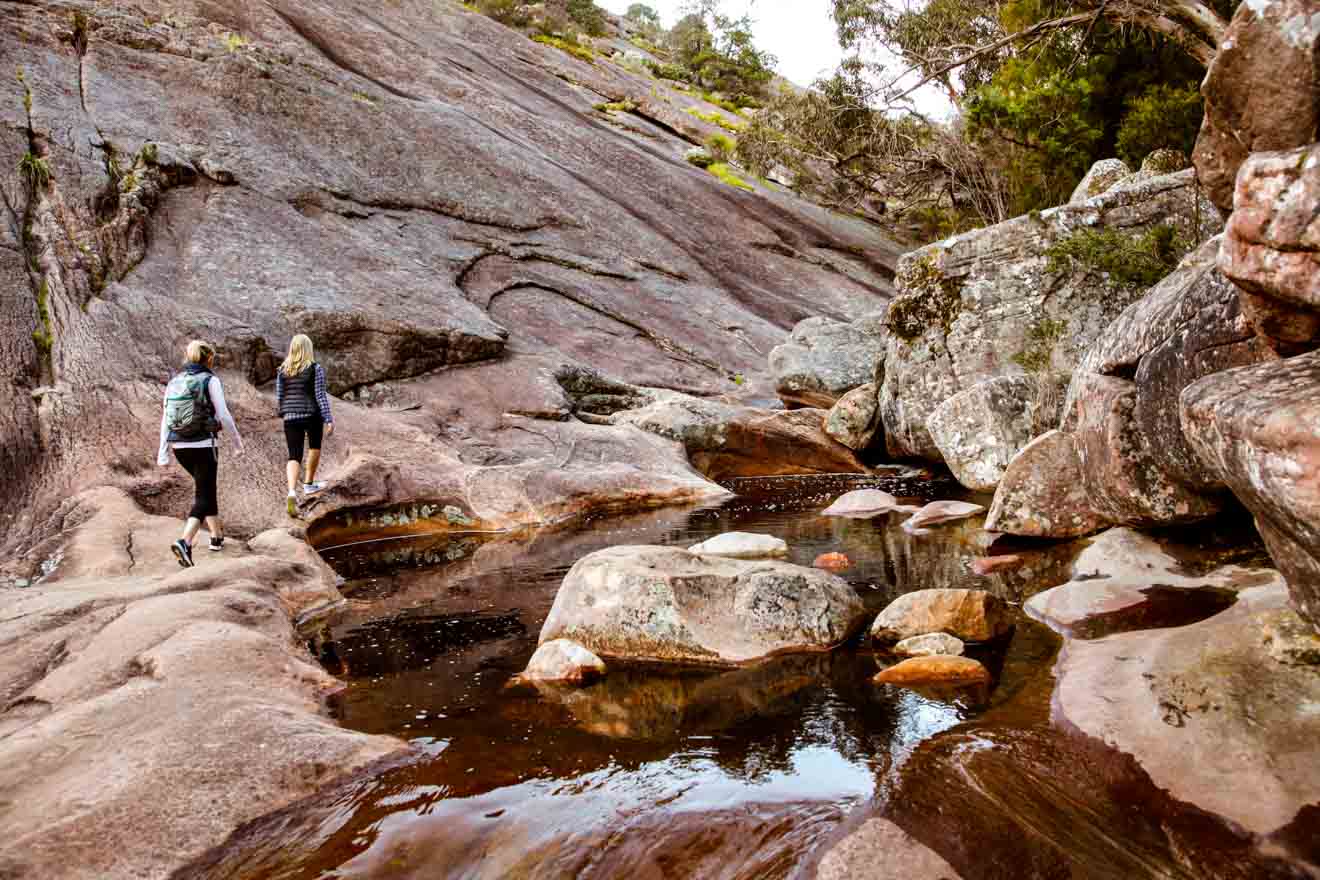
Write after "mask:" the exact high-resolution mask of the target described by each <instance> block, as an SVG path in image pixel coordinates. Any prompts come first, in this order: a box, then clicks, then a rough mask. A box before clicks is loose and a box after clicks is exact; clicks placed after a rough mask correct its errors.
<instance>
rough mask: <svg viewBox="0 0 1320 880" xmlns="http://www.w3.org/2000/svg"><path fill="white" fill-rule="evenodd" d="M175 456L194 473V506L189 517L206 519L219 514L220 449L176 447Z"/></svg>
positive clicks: (188, 470) (184, 467) (189, 512)
mask: <svg viewBox="0 0 1320 880" xmlns="http://www.w3.org/2000/svg"><path fill="white" fill-rule="evenodd" d="M174 457H175V458H177V459H178V460H179V464H181V465H183V469H184V470H186V471H187V472H188V473H190V474H192V478H193V506H192V510H190V511H188V518H189V519H206V518H207V517H208V516H219V515H220V507H219V502H218V501H217V500H216V491H215V478H216V473H217V472H218V471H219V470H220V450H218V449H215V448H214V447H206V448H204V449H175V450H174Z"/></svg>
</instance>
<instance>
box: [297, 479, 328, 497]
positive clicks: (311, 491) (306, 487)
mask: <svg viewBox="0 0 1320 880" xmlns="http://www.w3.org/2000/svg"><path fill="white" fill-rule="evenodd" d="M323 489H325V482H324V481H321V480H317V481H316V482H315V483H303V484H302V490H303V494H304V495H315V494H316V493H317V492H320V491H322V490H323Z"/></svg>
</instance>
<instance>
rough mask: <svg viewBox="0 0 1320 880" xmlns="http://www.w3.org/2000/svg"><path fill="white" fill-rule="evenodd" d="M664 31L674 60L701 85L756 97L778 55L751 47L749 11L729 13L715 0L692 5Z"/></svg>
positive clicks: (760, 92) (691, 78) (770, 72)
mask: <svg viewBox="0 0 1320 880" xmlns="http://www.w3.org/2000/svg"><path fill="white" fill-rule="evenodd" d="M689 8H690V10H691V11H689V12H688V14H687V15H685V16H683V18H681V19H680V20H679V21H678V23H677V24H675V25H674V27H673V28H672V29H671V30H670V31H669V33H668V35H667V36H666V40H665V42H666V45H667V46H668V48H669V49H670V51H671V52H672V53H673V55H674V61H675V62H676V63H677V64H678V65H679V66H680V67H682V68H683V69H685V70H686V71H687V72H688V73H689V74H690V75H689V76H688V77H686V78H687V79H689V81H691V82H694V83H696V84H698V85H700V86H702V87H703V88H706V89H714V90H717V91H721V92H724V93H726V94H729V95H734V96H736V95H749V96H759V95H762V94H764V92H765V89H766V85H767V84H768V83H769V82H770V81H771V80H772V79H773V78H774V75H775V73H774V68H775V64H776V63H778V61H777V59H776V58H775V57H774V56H773V55H771V54H770V53H769V52H763V51H761V50H760V49H758V48H757V47H756V42H755V40H754V38H753V35H752V20H751V18H750V17H749V16H746V15H744V16H742V17H740V18H730V17H729V16H727V15H724V14H723V13H722V12H721V11H720V4H719V2H718V0H699V2H695V3H693V4H691V6H690V7H689Z"/></svg>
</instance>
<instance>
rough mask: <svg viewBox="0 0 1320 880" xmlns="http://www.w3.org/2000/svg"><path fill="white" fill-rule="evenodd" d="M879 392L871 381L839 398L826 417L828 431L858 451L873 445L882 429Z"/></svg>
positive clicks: (826, 430)
mask: <svg viewBox="0 0 1320 880" xmlns="http://www.w3.org/2000/svg"><path fill="white" fill-rule="evenodd" d="M879 393H880V389H879V388H878V387H877V386H876V385H875V384H874V383H872V382H868V383H866V384H865V385H862V386H860V387H858V388H854V389H853V390H852V391H849V392H848V393H847V394H845V395H844V396H843V397H841V398H839V401H838V402H837V403H835V404H834V406H832V407H830V411H829V414H828V415H827V416H825V433H826V434H828V435H830V436H831V437H833V438H834V439H835V440H837V441H838V442H839V443H842V444H843V445H844V446H847V447H848V448H849V449H852V450H854V451H857V452H861V451H862V450H864V449H866V448H867V447H869V446H871V445H872V444H873V443H874V442H875V438H876V433H877V432H878V431H879V430H880V402H879V399H878V395H879Z"/></svg>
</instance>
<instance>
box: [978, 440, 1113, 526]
mask: <svg viewBox="0 0 1320 880" xmlns="http://www.w3.org/2000/svg"><path fill="white" fill-rule="evenodd" d="M1104 526H1105V520H1104V519H1103V518H1102V517H1101V516H1100V515H1099V514H1097V513H1096V512H1095V510H1094V509H1092V507H1091V501H1090V495H1089V493H1088V492H1087V490H1086V482H1085V481H1084V480H1083V479H1082V459H1081V456H1080V455H1079V454H1078V451H1077V440H1076V438H1075V437H1074V436H1073V435H1072V434H1071V433H1068V432H1065V431H1050V432H1048V433H1045V434H1042V435H1041V436H1039V437H1037V438H1036V439H1035V440H1033V441H1031V442H1030V443H1028V444H1027V445H1026V446H1025V447H1023V449H1022V451H1021V452H1020V453H1018V455H1017V456H1016V457H1014V459H1013V461H1012V463H1010V464H1009V466H1008V470H1006V471H1005V472H1004V479H1003V480H1002V481H1001V482H1000V484H999V488H998V490H996V492H995V500H994V502H993V503H992V504H991V505H990V513H989V515H988V516H987V517H986V521H985V527H986V528H987V529H989V530H991V531H995V532H1005V533H1007V534H1010V535H1025V536H1030V537H1046V538H1075V537H1079V536H1081V535H1089V534H1090V533H1092V532H1094V531H1097V530H1099V529H1101V528H1103V527H1104Z"/></svg>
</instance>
